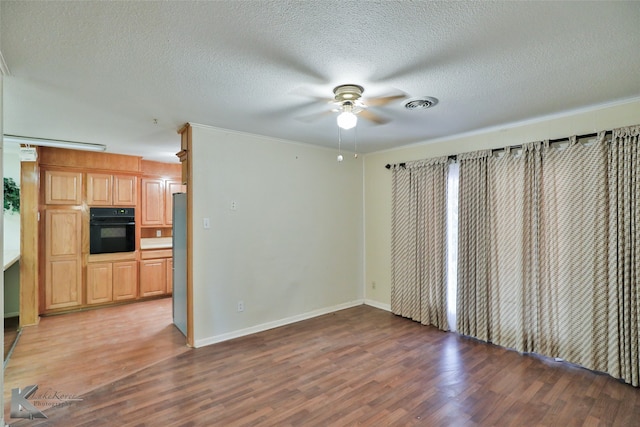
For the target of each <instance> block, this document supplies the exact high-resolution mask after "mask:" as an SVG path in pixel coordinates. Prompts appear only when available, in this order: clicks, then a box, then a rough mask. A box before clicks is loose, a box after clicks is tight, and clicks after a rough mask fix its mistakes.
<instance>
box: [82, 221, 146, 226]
mask: <svg viewBox="0 0 640 427" xmlns="http://www.w3.org/2000/svg"><path fill="white" fill-rule="evenodd" d="M89 225H109V226H111V225H136V223H135V222H134V221H130V222H107V221H91V222H89Z"/></svg>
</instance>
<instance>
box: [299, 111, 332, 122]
mask: <svg viewBox="0 0 640 427" xmlns="http://www.w3.org/2000/svg"><path fill="white" fill-rule="evenodd" d="M330 114H334V112H333V111H331V110H327V111H321V112H320V113H313V114H308V115H306V116H300V117H296V120H300V121H301V122H305V123H311V122H315V121H316V120H320V119H321V118H323V117H325V116H328V115H330Z"/></svg>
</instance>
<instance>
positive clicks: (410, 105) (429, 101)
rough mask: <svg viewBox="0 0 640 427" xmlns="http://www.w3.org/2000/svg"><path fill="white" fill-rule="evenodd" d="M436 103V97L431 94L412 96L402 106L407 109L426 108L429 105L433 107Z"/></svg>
mask: <svg viewBox="0 0 640 427" xmlns="http://www.w3.org/2000/svg"><path fill="white" fill-rule="evenodd" d="M437 103H438V100H437V99H436V98H433V97H431V96H424V97H422V98H413V99H410V100H408V101H407V102H405V104H404V108H406V109H407V110H426V109H427V108H429V107H433V106H434V105H436V104H437Z"/></svg>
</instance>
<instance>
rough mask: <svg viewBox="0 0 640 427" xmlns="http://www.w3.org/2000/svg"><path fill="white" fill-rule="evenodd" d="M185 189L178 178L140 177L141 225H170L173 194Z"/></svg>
mask: <svg viewBox="0 0 640 427" xmlns="http://www.w3.org/2000/svg"><path fill="white" fill-rule="evenodd" d="M185 189H186V187H185V186H184V185H182V183H181V182H180V180H179V179H175V180H173V179H161V178H142V225H143V226H152V227H153V226H156V227H170V226H171V225H172V223H173V221H172V217H173V194H174V193H180V192H184V191H185Z"/></svg>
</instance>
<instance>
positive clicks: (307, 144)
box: [189, 122, 354, 153]
mask: <svg viewBox="0 0 640 427" xmlns="http://www.w3.org/2000/svg"><path fill="white" fill-rule="evenodd" d="M189 125H191V127H194V128H200V129H209V130H215V131H218V132H224V133H230V134H233V135H238V136H248V137H253V138H260V139H265V140H267V141H272V142H281V143H284V144H293V145H301V146H303V147H307V148H309V147H313V148H317V149H319V150H325V151H337V150H338V138H336V146H335V147H327V146H323V145H314V144H309V143H307V142H302V141H294V140H291V139H283V138H275V137H273V136H267V135H260V134H258V133H251V132H243V131H240V130H234V129H225V128H221V127H216V126H209V125H203V124H200V123H193V122H189ZM337 127H338V126H337V125H336V129H337ZM345 145H349V144H348V143H345V141H343V142H342V147H341V150H342V151H344V152H345V153H353V152H354V151H353V150H350V149H349V147H346V148H345Z"/></svg>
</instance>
